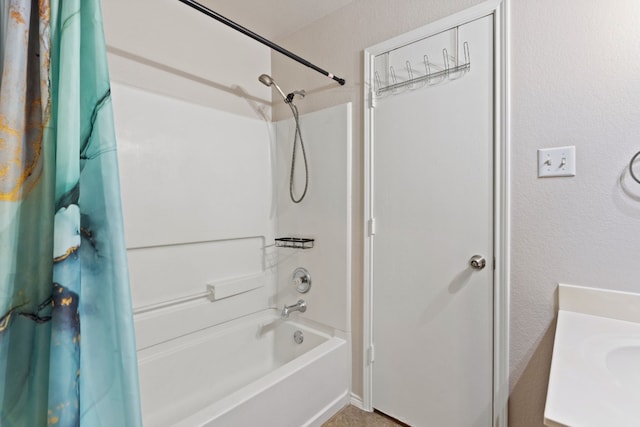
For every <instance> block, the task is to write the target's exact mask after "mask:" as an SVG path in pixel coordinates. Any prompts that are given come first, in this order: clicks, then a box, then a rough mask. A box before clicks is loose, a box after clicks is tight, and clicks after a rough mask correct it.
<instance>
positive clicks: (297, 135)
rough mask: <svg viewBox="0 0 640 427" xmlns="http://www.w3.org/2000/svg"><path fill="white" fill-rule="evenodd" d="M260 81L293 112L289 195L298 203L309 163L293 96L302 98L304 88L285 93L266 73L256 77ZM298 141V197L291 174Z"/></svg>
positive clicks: (307, 175) (306, 187)
mask: <svg viewBox="0 0 640 427" xmlns="http://www.w3.org/2000/svg"><path fill="white" fill-rule="evenodd" d="M258 80H259V81H260V83H262V84H263V85H265V86H273V87H275V88H276V90H277V91H278V93H280V96H282V98H283V99H284V103H285V104H287V105H288V106H289V108H290V109H291V113H292V114H293V118H294V120H295V122H296V130H295V132H294V135H293V150H292V152H291V169H290V173H289V197H290V198H291V201H292V202H293V203H300V202H301V201H302V199H304V196H306V194H307V189H308V188H309V165H308V163H307V152H306V151H305V149H304V141H303V140H302V131H301V130H300V114H299V113H298V107H297V106H296V104H295V103H294V102H293V98H295V96H296V95H298V96H299V97H300V98H304V97H305V95H306V92H305V91H304V90H295V91H293V92H291V93H290V94H289V95H285V94H284V92H283V91H282V89H280V86H278V85H277V84H276V82H275V80H273V77H271V76H269V75H268V74H260V77H258ZM298 141H300V150H302V160H303V161H304V189H303V190H302V195H301V196H300V197H298V198H296V196H295V195H294V194H293V175H294V172H295V170H296V152H297V146H298Z"/></svg>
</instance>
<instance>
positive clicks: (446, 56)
mask: <svg viewBox="0 0 640 427" xmlns="http://www.w3.org/2000/svg"><path fill="white" fill-rule="evenodd" d="M442 58H443V59H444V70H445V75H446V76H447V77H449V54H448V53H447V49H442Z"/></svg>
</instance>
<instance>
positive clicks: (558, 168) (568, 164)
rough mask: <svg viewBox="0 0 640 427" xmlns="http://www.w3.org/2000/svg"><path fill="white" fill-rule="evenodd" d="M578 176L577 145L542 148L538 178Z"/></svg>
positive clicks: (540, 150)
mask: <svg viewBox="0 0 640 427" xmlns="http://www.w3.org/2000/svg"><path fill="white" fill-rule="evenodd" d="M552 176H576V147H575V146H573V145H572V146H569V147H555V148H540V149H539V150H538V178H547V177H552Z"/></svg>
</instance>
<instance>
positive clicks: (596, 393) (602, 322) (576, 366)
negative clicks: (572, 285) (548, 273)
mask: <svg viewBox="0 0 640 427" xmlns="http://www.w3.org/2000/svg"><path fill="white" fill-rule="evenodd" d="M587 289H588V288H587ZM573 291H575V289H572V293H573ZM602 292H607V291H602V290H597V292H596V295H597V294H598V293H602ZM560 296H561V298H560V310H559V311H558V324H557V328H556V336H555V341H554V349H553V358H552V361H551V372H550V375H549V387H548V391H547V402H546V406H545V413H544V419H545V424H546V425H547V426H550V427H558V426H576V427H577V426H580V427H590V426H593V427H601V426H616V427H625V426H629V427H631V426H633V427H638V426H639V425H640V422H639V421H638V420H640V322H635V321H630V320H625V319H632V320H636V317H635V316H636V315H637V313H639V312H640V295H636V294H624V295H622V294H620V295H614V296H615V297H620V298H631V300H633V301H634V304H629V301H628V300H625V304H618V303H614V304H613V306H612V311H611V313H613V314H612V315H615V316H616V317H617V318H610V317H605V316H603V315H602V314H609V312H608V311H607V310H604V311H603V310H602V307H599V306H597V304H596V305H595V306H597V307H598V310H597V312H598V314H600V315H597V316H596V315H593V314H590V313H592V312H593V310H591V309H589V306H593V304H594V303H593V301H591V302H590V303H589V304H587V305H583V304H578V305H577V307H576V306H574V305H572V304H563V301H562V291H561V293H560ZM572 296H575V295H573V294H572ZM609 297H611V295H609ZM636 297H637V298H636ZM605 299H606V298H605ZM614 300H615V298H614ZM635 302H638V305H637V306H636V305H635ZM623 306H625V307H631V312H630V315H629V316H626V315H625V313H624V312H623V311H621V310H620V308H621V307H623ZM567 307H570V308H571V309H572V310H576V311H569V310H563V308H567ZM580 308H582V309H583V310H582V311H583V312H580V311H578V309H580Z"/></svg>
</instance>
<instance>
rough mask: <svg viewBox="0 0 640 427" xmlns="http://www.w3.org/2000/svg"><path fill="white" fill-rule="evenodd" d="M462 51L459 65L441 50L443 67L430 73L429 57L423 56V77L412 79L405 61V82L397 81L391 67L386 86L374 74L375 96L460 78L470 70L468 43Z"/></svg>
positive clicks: (457, 59)
mask: <svg viewBox="0 0 640 427" xmlns="http://www.w3.org/2000/svg"><path fill="white" fill-rule="evenodd" d="M462 50H463V53H464V62H463V63H462V64H460V63H459V58H453V57H451V56H449V52H448V51H447V49H442V58H443V67H442V69H441V70H438V71H431V66H432V64H431V63H430V61H429V56H428V55H424V56H423V61H424V69H425V75H424V76H417V77H414V71H413V68H412V67H411V62H409V61H406V62H405V66H406V70H407V80H405V81H398V76H397V75H396V70H395V69H394V68H393V66H390V67H389V75H390V83H391V84H389V85H388V86H382V85H381V82H380V76H379V75H378V73H377V72H376V73H375V84H376V95H378V96H380V95H382V94H384V93H386V92H393V93H395V92H396V91H397V90H398V89H400V88H403V87H407V86H408V87H409V88H410V89H413V88H414V86H415V84H416V83H421V82H426V83H427V84H428V85H430V84H431V82H432V81H433V80H435V79H439V78H444V79H452V78H454V76H456V78H457V77H460V76H461V75H462V74H464V73H466V72H467V71H469V70H470V69H471V55H470V54H469V43H468V42H464V43H463V44H462ZM451 60H453V61H454V64H456V65H454V66H451Z"/></svg>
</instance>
